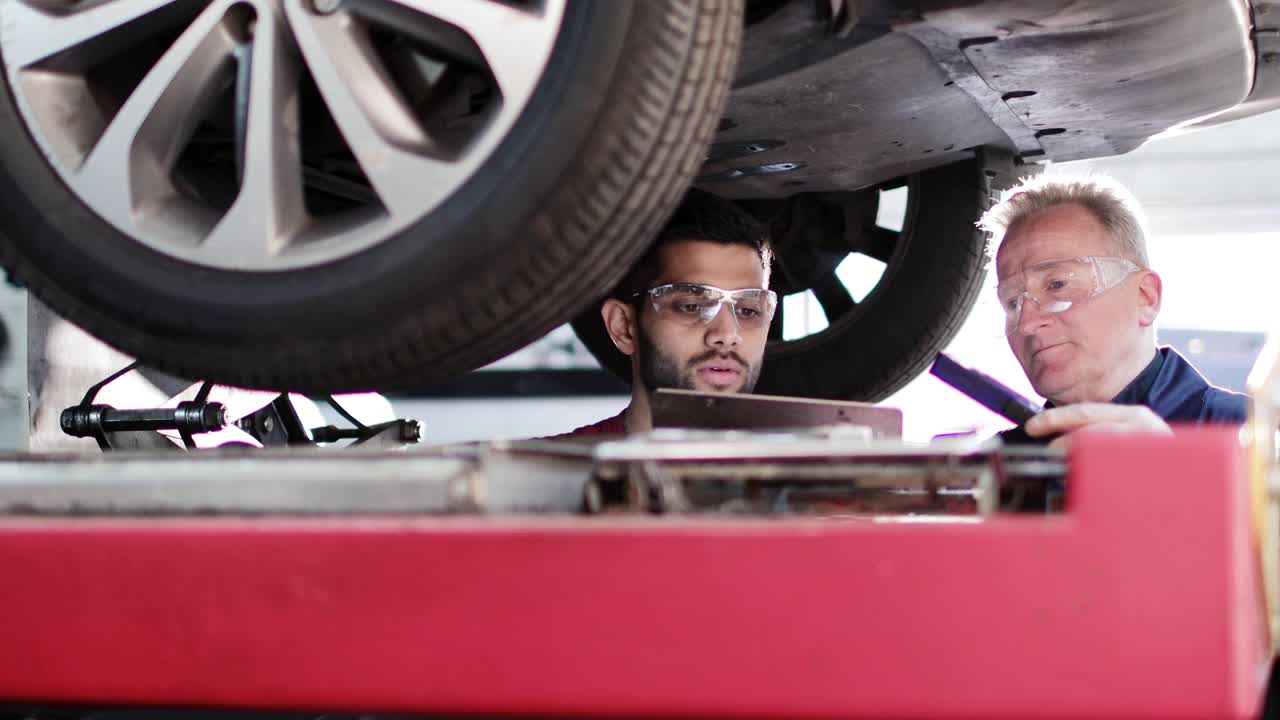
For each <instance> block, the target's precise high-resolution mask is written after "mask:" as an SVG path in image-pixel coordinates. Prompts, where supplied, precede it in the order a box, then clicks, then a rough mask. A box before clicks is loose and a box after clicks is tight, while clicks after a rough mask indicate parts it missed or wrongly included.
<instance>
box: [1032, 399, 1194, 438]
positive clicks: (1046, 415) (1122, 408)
mask: <svg viewBox="0 0 1280 720" xmlns="http://www.w3.org/2000/svg"><path fill="white" fill-rule="evenodd" d="M1085 428H1088V429H1090V430H1103V431H1106V432H1123V433H1155V434H1158V435H1172V434H1173V430H1172V429H1171V428H1170V427H1169V424H1168V423H1166V422H1165V421H1164V420H1163V419H1161V418H1160V416H1159V415H1156V414H1155V413H1154V412H1152V411H1151V408H1148V407H1146V406H1145V405H1113V404H1111V403H1078V404H1076V405H1066V406H1063V407H1055V408H1049V409H1048V410H1045V411H1044V412H1042V413H1040V414H1039V415H1036V416H1035V417H1033V418H1031V419H1030V420H1028V421H1027V427H1026V429H1027V434H1028V435H1030V436H1031V437H1045V436H1048V435H1061V436H1062V437H1059V438H1057V439H1055V440H1054V441H1053V442H1051V443H1049V447H1056V448H1063V449H1065V448H1067V447H1069V446H1070V445H1071V436H1072V435H1073V434H1074V433H1076V432H1078V431H1080V430H1084V429H1085Z"/></svg>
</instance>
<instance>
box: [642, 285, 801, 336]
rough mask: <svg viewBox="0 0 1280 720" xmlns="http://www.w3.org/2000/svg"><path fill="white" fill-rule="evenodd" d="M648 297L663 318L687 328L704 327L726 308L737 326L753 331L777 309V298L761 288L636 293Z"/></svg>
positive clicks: (670, 287) (695, 287)
mask: <svg viewBox="0 0 1280 720" xmlns="http://www.w3.org/2000/svg"><path fill="white" fill-rule="evenodd" d="M641 295H644V296H647V297H648V299H649V304H650V305H652V306H653V309H654V311H655V312H657V313H658V315H660V316H662V317H663V318H666V319H669V320H673V321H675V322H678V323H681V324H683V325H687V326H696V325H706V324H709V323H710V322H711V321H712V320H714V319H715V317H716V316H717V315H719V314H720V308H721V306H723V305H728V306H729V308H730V311H731V313H732V315H733V318H734V319H735V320H737V322H738V327H740V328H742V329H744V330H753V329H756V328H761V327H766V326H768V324H769V323H770V322H771V321H772V320H773V311H774V310H775V309H777V307H778V295H777V293H775V292H774V291H772V290H764V289H762V288H743V289H741V290H722V289H720V288H718V287H713V286H711V285H698V284H694V283H669V284H667V285H659V286H657V287H652V288H649V289H648V290H645V291H644V292H640V293H636V297H639V296H641Z"/></svg>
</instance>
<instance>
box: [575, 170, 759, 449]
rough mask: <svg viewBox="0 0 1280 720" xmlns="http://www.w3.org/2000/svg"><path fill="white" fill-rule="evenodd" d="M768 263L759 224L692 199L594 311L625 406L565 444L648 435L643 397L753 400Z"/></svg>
mask: <svg viewBox="0 0 1280 720" xmlns="http://www.w3.org/2000/svg"><path fill="white" fill-rule="evenodd" d="M772 259H773V253H772V250H771V247H770V244H769V238H768V232H767V230H766V229H765V227H764V226H763V225H762V224H761V223H759V222H758V221H756V220H755V218H753V217H752V216H750V215H748V214H747V213H746V212H744V211H743V210H741V209H739V208H738V207H736V206H735V205H733V204H732V203H730V202H728V201H725V200H722V199H720V198H717V197H715V196H714V195H709V194H707V193H703V192H699V191H696V190H694V191H691V192H690V193H689V194H688V195H687V196H686V197H685V200H684V202H683V203H682V204H681V205H680V207H679V208H678V209H677V210H676V212H675V214H674V215H673V216H672V218H671V220H670V221H669V222H668V223H667V225H666V227H665V228H664V229H663V230H662V232H661V233H660V234H659V235H658V239H657V240H656V241H655V244H654V246H653V247H652V248H651V249H650V250H649V252H648V254H646V255H645V256H644V257H643V258H642V259H641V260H640V262H639V263H638V264H637V265H636V266H635V268H633V269H632V270H631V272H630V274H628V275H627V277H626V278H625V279H623V281H622V283H621V284H620V285H619V286H618V288H617V289H616V290H615V292H614V294H613V297H610V298H609V299H607V300H605V301H604V303H603V304H602V305H601V308H600V315H601V320H602V321H603V322H604V326H605V329H606V330H608V333H609V337H610V339H611V340H612V341H613V344H614V346H615V347H617V348H618V350H620V351H622V353H623V354H625V355H628V356H630V357H631V403H630V404H629V405H628V406H627V408H626V409H625V410H624V411H623V412H621V413H619V414H618V415H616V416H614V417H611V418H607V419H605V420H602V421H600V422H598V423H595V424H594V425H588V426H586V427H582V428H578V429H577V430H575V431H573V432H572V433H570V435H569V436H571V437H577V436H582V435H599V434H616V433H623V432H640V431H645V430H649V429H651V428H652V426H653V421H652V417H651V413H650V409H649V408H650V403H649V398H650V394H651V393H652V392H653V391H654V390H657V389H658V388H678V389H683V390H702V391H708V392H751V390H752V389H753V388H754V387H755V384H756V380H757V378H759V376H760V364H761V362H762V360H763V358H764V347H765V343H766V342H767V340H768V333H769V323H770V321H771V320H772V319H773V313H774V310H775V308H776V306H777V296H776V295H775V294H774V292H773V291H772V290H770V289H769V270H770V265H771V263H772ZM562 437H563V436H562Z"/></svg>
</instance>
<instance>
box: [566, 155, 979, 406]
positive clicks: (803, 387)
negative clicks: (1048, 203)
mask: <svg viewBox="0 0 1280 720" xmlns="http://www.w3.org/2000/svg"><path fill="white" fill-rule="evenodd" d="M888 185H889V186H895V185H905V187H906V188H907V200H906V209H905V214H904V217H903V219H902V227H901V230H900V231H890V230H887V229H886V228H883V227H878V226H877V225H876V217H877V210H878V197H879V192H880V190H881V188H868V189H866V190H863V191H859V192H855V193H823V194H820V195H819V194H815V195H799V196H794V197H792V198H788V199H785V200H781V201H767V202H759V201H757V202H748V203H744V204H745V205H746V206H747V207H748V208H749V209H751V210H752V211H753V212H754V213H755V214H757V215H758V216H761V218H762V219H770V220H772V222H771V226H772V227H773V237H774V242H775V260H774V269H773V275H772V277H773V281H772V284H773V287H774V288H775V289H777V290H778V291H779V294H780V295H788V294H791V293H795V292H800V291H803V290H807V289H814V290H815V295H817V296H818V297H819V299H820V300H821V299H824V298H823V295H824V294H825V292H826V291H827V290H834V291H835V294H836V295H837V297H838V298H844V299H843V300H837V301H835V302H833V303H832V304H833V305H835V304H837V303H838V304H840V305H841V306H842V310H841V311H840V312H838V313H830V314H832V315H835V317H832V318H830V323H829V325H828V327H827V328H825V329H823V330H821V331H819V332H816V333H814V334H812V335H809V336H806V337H802V338H797V339H791V340H784V339H781V338H780V337H777V336H778V335H780V333H771V339H770V341H769V343H768V345H767V346H766V350H765V360H764V366H763V368H762V371H761V374H760V379H759V381H758V382H757V384H756V389H755V391H756V392H757V393H762V394H771V395H792V396H799V397H813V398H827V399H840V400H860V401H865V402H877V401H880V400H883V399H884V398H886V397H888V396H889V395H891V394H893V393H894V392H895V391H896V390H898V389H899V388H901V387H902V386H904V385H906V384H907V383H908V382H910V381H911V380H912V379H913V378H914V377H916V376H917V375H919V374H920V373H921V372H923V371H924V369H925V368H927V367H928V365H929V364H930V363H931V362H932V361H933V358H934V357H935V355H936V354H937V352H938V351H939V350H941V349H943V348H944V347H945V346H946V344H947V343H948V342H949V341H950V340H951V338H952V337H953V336H954V335H955V334H956V332H957V331H958V330H959V329H960V326H961V325H962V324H963V323H964V321H965V319H966V317H967V316H968V314H969V310H970V309H971V308H972V306H973V303H974V301H975V300H976V299H977V296H978V293H979V291H980V290H981V287H982V281H983V278H984V277H985V274H986V266H987V263H988V256H987V252H986V247H987V243H986V239H985V236H984V235H983V233H981V232H980V231H979V230H978V229H977V228H976V226H975V222H976V221H977V219H978V218H979V216H980V215H981V212H982V211H983V209H985V208H986V207H987V203H988V200H989V197H990V191H989V178H987V177H986V176H984V174H983V172H981V170H980V168H979V166H978V164H977V163H976V162H972V161H968V162H963V163H957V164H953V165H949V166H945V167H941V168H937V169H933V170H928V171H925V172H921V173H918V174H916V175H912V176H910V177H908V178H905V179H904V180H902V181H900V182H899V183H890V184H888ZM815 234H816V235H818V236H820V237H819V239H818V240H817V241H816V242H814V241H813V240H812V238H813V237H814V235H815ZM804 238H807V239H804ZM801 246H804V247H801ZM857 252H862V253H865V254H869V255H873V256H877V257H879V258H880V259H882V260H883V262H884V264H885V267H884V271H883V273H882V274H881V276H880V278H879V280H878V282H877V283H876V284H875V285H874V287H872V288H871V289H870V291H869V292H868V293H867V294H866V295H865V296H864V297H863V298H862V299H861V300H860V301H857V302H854V301H852V300H851V299H849V298H848V297H847V296H845V295H842V294H841V290H840V289H839V287H838V286H834V287H833V286H832V285H830V284H829V283H832V282H834V278H835V276H834V274H833V272H832V271H833V270H834V268H835V267H836V266H837V265H838V263H839V262H840V261H841V260H843V259H844V257H845V255H847V254H848V253H857ZM597 307H598V306H597ZM776 320H777V321H778V322H776V323H775V329H778V327H777V326H778V325H780V320H781V318H777V319H776ZM573 327H574V330H575V331H576V332H577V334H578V337H579V338H580V339H581V340H582V341H583V343H584V344H585V345H586V346H587V348H588V349H589V350H590V351H591V352H592V354H593V355H595V357H596V359H597V360H599V361H600V363H601V364H602V365H603V366H604V367H606V368H608V369H609V370H611V371H613V372H614V373H615V374H616V375H618V376H619V377H621V378H623V379H624V380H627V381H628V382H629V381H630V379H631V369H630V360H629V358H627V357H626V356H624V355H622V354H621V353H620V352H619V351H618V350H617V349H616V348H615V347H614V346H613V344H612V342H611V341H610V340H609V338H608V336H607V335H606V334H605V331H604V326H603V324H602V322H601V320H600V316H599V311H598V309H595V308H593V309H590V310H588V311H586V312H584V313H582V314H581V315H580V316H579V317H578V318H577V319H576V320H575V321H574V323H573Z"/></svg>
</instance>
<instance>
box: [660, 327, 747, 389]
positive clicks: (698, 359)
mask: <svg viewBox="0 0 1280 720" xmlns="http://www.w3.org/2000/svg"><path fill="white" fill-rule="evenodd" d="M637 335H638V336H637V338H636V339H637V341H638V344H639V346H640V348H639V349H640V353H639V357H638V359H639V364H640V382H641V383H642V384H643V385H644V388H645V390H648V391H649V392H653V391H654V390H657V389H658V388H673V389H676V390H697V389H698V388H697V383H696V379H697V376H696V374H695V371H694V367H695V366H697V365H698V364H699V363H702V362H705V361H707V360H713V359H715V358H725V359H732V360H734V361H736V362H737V363H738V364H739V365H740V366H741V367H742V368H743V372H742V377H743V381H742V387H741V388H739V389H738V392H744V393H749V392H751V391H752V390H754V389H755V387H756V381H757V380H759V379H760V366H759V365H752V364H751V363H749V362H747V360H746V358H744V357H742V356H741V355H739V354H738V353H736V352H733V351H732V350H730V351H729V352H718V351H716V350H708V351H707V352H704V353H700V354H698V355H695V356H693V357H691V358H689V359H688V360H687V361H685V362H683V363H682V362H680V361H679V359H677V358H675V357H672V356H671V355H668V354H666V353H664V352H662V350H660V349H659V348H658V347H657V346H656V344H654V343H651V342H649V339H648V338H647V337H645V336H644V334H643V332H641V333H638V334H637Z"/></svg>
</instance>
